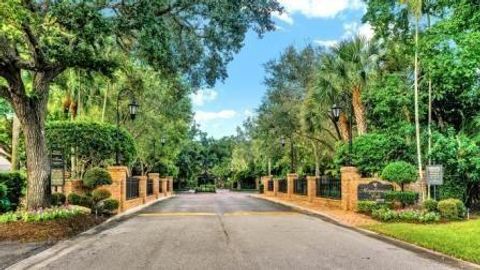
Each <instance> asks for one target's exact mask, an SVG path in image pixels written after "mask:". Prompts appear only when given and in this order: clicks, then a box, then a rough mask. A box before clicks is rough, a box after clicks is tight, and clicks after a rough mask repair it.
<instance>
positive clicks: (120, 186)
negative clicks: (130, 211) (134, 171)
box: [103, 166, 129, 212]
mask: <svg viewBox="0 0 480 270" xmlns="http://www.w3.org/2000/svg"><path fill="white" fill-rule="evenodd" d="M107 170H108V172H109V173H110V176H111V177H112V184H111V185H107V186H103V188H105V189H108V190H109V191H110V193H112V198H114V199H116V200H118V202H119V203H120V209H119V210H118V211H119V212H123V211H125V209H124V202H125V201H126V200H127V177H128V175H129V171H128V168H127V167H125V166H114V167H113V166H112V167H108V169H107Z"/></svg>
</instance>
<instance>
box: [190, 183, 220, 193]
mask: <svg viewBox="0 0 480 270" xmlns="http://www.w3.org/2000/svg"><path fill="white" fill-rule="evenodd" d="M216 191H217V188H216V186H215V185H201V186H199V187H196V188H195V192H216Z"/></svg>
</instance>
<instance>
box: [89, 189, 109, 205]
mask: <svg viewBox="0 0 480 270" xmlns="http://www.w3.org/2000/svg"><path fill="white" fill-rule="evenodd" d="M110 196H112V193H110V191H108V190H106V189H104V188H100V189H96V190H94V191H93V192H92V199H93V201H94V202H95V203H98V202H100V201H103V200H105V199H108V198H110Z"/></svg>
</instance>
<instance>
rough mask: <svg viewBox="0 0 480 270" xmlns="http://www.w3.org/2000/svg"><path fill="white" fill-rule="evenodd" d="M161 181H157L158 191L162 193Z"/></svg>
mask: <svg viewBox="0 0 480 270" xmlns="http://www.w3.org/2000/svg"><path fill="white" fill-rule="evenodd" d="M162 186H163V181H158V192H159V193H163V187H162Z"/></svg>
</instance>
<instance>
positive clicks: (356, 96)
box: [352, 86, 367, 135]
mask: <svg viewBox="0 0 480 270" xmlns="http://www.w3.org/2000/svg"><path fill="white" fill-rule="evenodd" d="M352 105H353V113H354V114H355V122H356V123H357V132H358V135H363V134H365V133H367V121H366V119H365V106H364V105H363V102H362V90H361V88H360V87H358V86H357V87H355V88H354V89H353V92H352Z"/></svg>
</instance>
